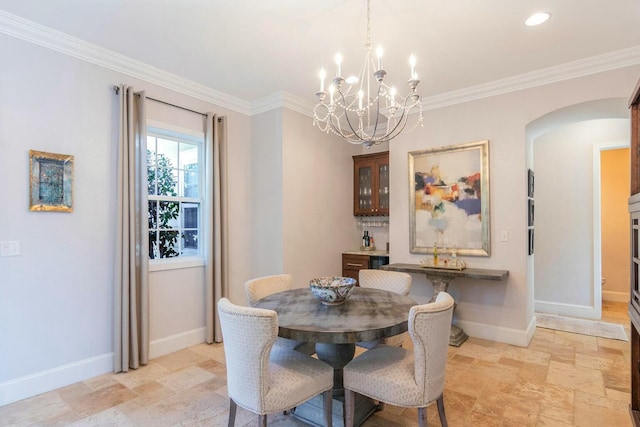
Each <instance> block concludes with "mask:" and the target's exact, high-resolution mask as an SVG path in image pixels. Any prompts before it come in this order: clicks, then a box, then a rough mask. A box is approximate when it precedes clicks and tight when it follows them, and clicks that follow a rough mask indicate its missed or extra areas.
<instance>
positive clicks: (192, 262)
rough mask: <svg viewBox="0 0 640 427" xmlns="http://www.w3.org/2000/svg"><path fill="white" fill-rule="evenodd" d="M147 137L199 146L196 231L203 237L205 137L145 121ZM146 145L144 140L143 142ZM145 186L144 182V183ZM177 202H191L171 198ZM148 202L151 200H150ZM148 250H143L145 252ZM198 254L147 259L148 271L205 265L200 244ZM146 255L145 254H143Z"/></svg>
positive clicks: (185, 198) (169, 125)
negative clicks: (198, 191)
mask: <svg viewBox="0 0 640 427" xmlns="http://www.w3.org/2000/svg"><path fill="white" fill-rule="evenodd" d="M147 135H151V136H155V137H160V138H166V139H173V140H178V141H185V142H189V143H192V144H196V145H198V146H199V159H198V171H199V174H198V178H199V182H198V186H199V189H200V197H199V198H198V202H199V203H200V215H199V218H198V222H199V224H198V230H199V235H201V236H204V235H205V229H204V227H205V224H206V221H204V216H205V215H206V212H205V208H206V204H205V193H204V185H205V178H206V175H207V173H208V171H206V170H205V161H204V156H205V148H206V147H205V136H204V132H198V131H195V130H192V129H185V128H181V127H178V126H175V125H171V124H168V123H162V122H156V121H152V120H148V121H147ZM145 144H146V140H145ZM144 184H145V185H146V182H145V183H144ZM172 199H173V200H175V201H178V202H190V201H193V198H191V197H175V198H172ZM150 200H153V198H151V199H150ZM147 250H148V249H146V248H145V251H147ZM198 250H199V254H198V255H195V256H177V257H171V258H156V259H149V271H162V270H173V269H181V268H190V267H199V266H204V265H205V253H204V250H205V247H204V245H203V244H202V243H200V244H199V245H198ZM145 253H146V252H145Z"/></svg>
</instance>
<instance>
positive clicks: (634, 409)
mask: <svg viewBox="0 0 640 427" xmlns="http://www.w3.org/2000/svg"><path fill="white" fill-rule="evenodd" d="M629 108H630V109H631V150H630V155H631V197H629V212H630V214H631V221H630V222H631V227H630V233H631V280H630V282H631V283H630V285H631V289H630V294H629V295H630V301H629V318H630V319H631V408H630V409H631V418H632V420H633V424H634V426H636V427H640V334H639V333H638V331H640V169H639V168H640V81H639V82H638V84H637V85H636V88H635V89H634V91H633V94H632V96H631V99H630V101H629Z"/></svg>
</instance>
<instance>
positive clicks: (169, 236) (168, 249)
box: [158, 230, 180, 258]
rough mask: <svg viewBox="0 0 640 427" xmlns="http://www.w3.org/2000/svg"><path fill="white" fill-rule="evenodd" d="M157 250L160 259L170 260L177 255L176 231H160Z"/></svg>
mask: <svg viewBox="0 0 640 427" xmlns="http://www.w3.org/2000/svg"><path fill="white" fill-rule="evenodd" d="M158 235H159V241H158V250H159V251H160V258H172V257H176V256H178V255H179V253H178V251H179V249H180V248H179V247H178V232H177V231H175V230H174V231H160V232H159V233H158Z"/></svg>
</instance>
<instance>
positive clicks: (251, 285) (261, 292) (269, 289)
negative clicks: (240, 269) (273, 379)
mask: <svg viewBox="0 0 640 427" xmlns="http://www.w3.org/2000/svg"><path fill="white" fill-rule="evenodd" d="M289 289H291V275H290V274H275V275H272V276H263V277H258V278H256V279H251V280H248V281H247V282H246V283H245V284H244V295H245V297H246V299H247V304H248V305H250V306H251V307H253V306H255V305H256V302H258V300H260V299H262V298H264V297H266V296H269V295H271V294H275V293H277V292H282V291H288V290H289ZM275 345H276V347H277V348H290V349H295V350H298V351H300V352H302V353H305V354H309V355H311V354H314V353H315V352H316V348H315V343H312V342H300V341H295V340H289V339H286V338H278V339H277V340H276V344H275Z"/></svg>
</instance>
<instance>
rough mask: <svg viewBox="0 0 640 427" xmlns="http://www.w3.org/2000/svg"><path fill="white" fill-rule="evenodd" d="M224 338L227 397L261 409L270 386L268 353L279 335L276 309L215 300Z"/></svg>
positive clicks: (260, 411) (256, 410)
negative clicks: (243, 305)
mask: <svg viewBox="0 0 640 427" xmlns="http://www.w3.org/2000/svg"><path fill="white" fill-rule="evenodd" d="M218 312H219V314H220V326H221V328H222V335H223V339H224V351H225V359H226V365H227V387H228V393H229V397H230V398H231V399H233V400H234V401H235V402H236V403H237V404H238V405H240V406H242V407H244V408H246V409H249V410H251V411H253V412H256V413H262V411H263V409H264V408H263V407H262V406H263V405H262V403H261V402H262V398H263V396H265V395H266V394H267V392H268V390H269V372H268V369H269V355H270V352H271V347H272V346H273V343H274V342H275V340H276V337H277V335H278V319H277V315H276V312H275V311H272V310H265V309H260V308H253V307H242V306H238V305H235V304H232V303H231V301H229V300H228V299H227V298H222V299H220V301H219V302H218Z"/></svg>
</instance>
